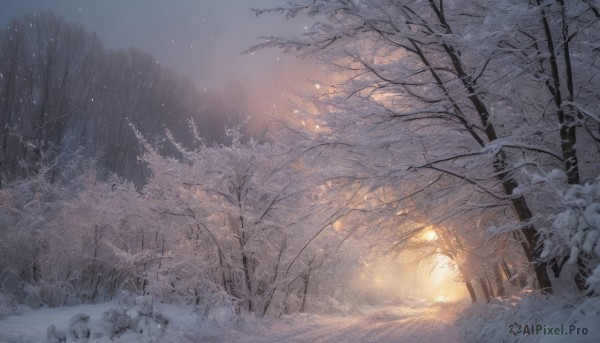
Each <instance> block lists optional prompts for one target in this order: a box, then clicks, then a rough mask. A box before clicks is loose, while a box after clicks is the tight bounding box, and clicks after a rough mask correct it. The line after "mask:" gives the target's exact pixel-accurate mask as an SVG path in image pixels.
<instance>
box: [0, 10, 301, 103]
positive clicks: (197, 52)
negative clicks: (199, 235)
mask: <svg viewBox="0 0 600 343" xmlns="http://www.w3.org/2000/svg"><path fill="white" fill-rule="evenodd" d="M280 2H281V1H280V0H15V1H8V0H0V25H2V26H6V25H7V24H8V23H9V22H10V19H11V18H12V17H15V16H23V15H26V14H32V13H35V12H37V13H39V12H41V11H45V10H48V9H50V10H52V11H53V12H54V13H55V14H57V15H60V16H62V17H64V18H66V19H67V20H69V21H73V22H77V23H79V24H81V25H83V26H84V27H85V28H86V29H89V30H94V31H96V33H97V34H98V36H99V37H100V38H101V40H102V41H103V43H104V45H105V46H106V47H109V48H126V47H129V46H134V47H137V48H140V49H142V50H145V51H148V52H150V53H152V54H153V55H154V56H155V57H156V58H157V59H158V60H159V61H160V63H161V64H163V65H165V66H169V67H172V68H174V69H176V70H178V71H179V72H180V73H182V74H185V75H187V76H188V77H190V78H191V79H192V80H193V81H194V82H195V83H196V86H197V87H198V89H199V90H203V89H205V88H206V89H210V90H215V91H220V90H222V89H223V87H224V86H225V85H226V84H227V82H229V80H230V79H233V80H234V81H235V82H239V81H241V80H243V81H245V82H246V85H248V84H252V86H251V87H255V88H258V89H261V90H262V91H261V92H260V93H262V94H261V96H264V93H265V92H268V93H270V92H272V90H281V89H282V86H284V85H282V83H285V84H290V83H294V82H297V81H299V80H295V78H298V77H300V76H299V75H305V73H299V72H297V70H298V69H305V68H306V63H307V62H305V61H304V62H301V61H298V60H296V59H295V58H293V57H289V56H283V55H282V54H281V53H280V52H278V51H266V52H260V53H257V54H255V55H248V54H246V55H240V53H241V52H242V51H244V50H246V49H247V48H249V47H250V46H251V45H252V44H255V43H257V42H258V41H259V40H258V37H260V36H262V35H299V34H301V33H302V31H303V30H304V26H305V25H308V23H309V22H308V19H294V20H292V21H287V20H285V19H284V18H283V17H282V16H279V15H264V16H260V17H258V18H257V17H255V16H254V14H253V13H252V12H251V11H250V9H251V8H261V7H269V6H271V5H275V4H278V3H280Z"/></svg>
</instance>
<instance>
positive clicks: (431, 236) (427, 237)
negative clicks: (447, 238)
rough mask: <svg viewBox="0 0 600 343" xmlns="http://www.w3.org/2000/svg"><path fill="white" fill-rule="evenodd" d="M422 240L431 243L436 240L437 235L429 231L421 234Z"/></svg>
mask: <svg viewBox="0 0 600 343" xmlns="http://www.w3.org/2000/svg"><path fill="white" fill-rule="evenodd" d="M423 238H424V239H425V240H427V241H430V242H432V241H435V240H436V239H438V235H437V233H435V231H433V230H429V231H427V232H425V233H424V234H423Z"/></svg>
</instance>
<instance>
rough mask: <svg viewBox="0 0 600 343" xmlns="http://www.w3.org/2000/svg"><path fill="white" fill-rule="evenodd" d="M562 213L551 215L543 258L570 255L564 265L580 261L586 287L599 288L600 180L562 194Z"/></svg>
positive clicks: (577, 186) (575, 186)
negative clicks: (583, 266)
mask: <svg viewBox="0 0 600 343" xmlns="http://www.w3.org/2000/svg"><path fill="white" fill-rule="evenodd" d="M562 201H563V204H564V208H565V210H564V211H562V212H560V213H558V214H556V215H553V216H551V219H552V220H553V223H552V229H551V230H550V235H549V237H548V239H547V240H546V241H545V245H544V253H543V256H544V257H557V256H558V257H559V256H561V255H562V254H564V253H565V252H567V253H568V255H569V260H568V262H567V263H570V264H574V263H576V262H577V259H578V258H580V259H582V260H583V262H584V263H585V265H586V266H587V268H589V271H590V272H591V274H590V276H589V277H588V279H587V283H588V285H589V286H590V287H591V288H592V289H596V290H598V289H599V288H598V287H599V286H600V265H599V262H600V178H597V179H596V180H595V181H594V182H589V183H586V184H583V185H574V186H572V187H571V188H569V189H568V190H566V191H565V192H564V194H562Z"/></svg>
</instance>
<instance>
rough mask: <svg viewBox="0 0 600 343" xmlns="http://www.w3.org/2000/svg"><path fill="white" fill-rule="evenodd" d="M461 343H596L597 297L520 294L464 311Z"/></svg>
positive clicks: (599, 338)
mask: <svg viewBox="0 0 600 343" xmlns="http://www.w3.org/2000/svg"><path fill="white" fill-rule="evenodd" d="M457 324H458V326H459V327H460V331H461V335H462V336H463V338H464V340H465V342H555V343H558V342H600V298H598V297H597V298H582V299H579V300H575V301H569V300H565V299H560V298H558V297H555V296H552V295H542V294H540V293H538V292H532V291H524V292H522V293H521V294H520V295H519V296H515V297H511V298H507V299H500V298H495V299H493V300H492V301H491V302H490V303H489V304H475V305H473V306H471V307H469V308H467V309H466V310H465V311H464V312H463V313H462V314H461V316H460V317H459V319H458V321H457Z"/></svg>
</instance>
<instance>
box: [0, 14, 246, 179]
mask: <svg viewBox="0 0 600 343" xmlns="http://www.w3.org/2000/svg"><path fill="white" fill-rule="evenodd" d="M231 112H232V111H231V110H228V109H227V108H226V106H224V105H223V101H221V99H220V98H219V97H218V96H215V95H209V94H207V93H200V92H198V91H197V90H196V89H195V87H194V85H193V84H192V82H191V81H190V80H189V79H187V78H185V77H182V76H179V75H177V74H176V73H175V72H174V71H173V70H171V69H167V68H164V67H162V66H161V65H160V64H158V62H157V61H156V59H155V58H154V57H152V56H151V55H150V54H148V53H146V52H143V51H140V50H138V49H134V48H129V49H127V50H109V49H106V48H104V47H103V46H102V43H101V42H100V40H99V39H98V37H97V36H96V35H95V34H94V33H93V32H88V31H86V30H84V29H83V28H82V27H81V26H79V25H75V24H72V23H69V22H67V21H65V20H64V19H62V18H60V17H57V16H56V15H54V14H52V13H51V12H46V13H43V14H37V15H31V16H26V17H24V18H22V19H13V20H12V22H11V23H10V25H9V26H8V27H6V28H5V29H4V30H3V31H1V32H0V144H1V147H0V178H1V180H0V181H2V182H6V181H8V180H11V179H15V178H20V177H25V176H28V175H31V174H34V173H37V172H39V170H38V168H39V166H40V163H41V162H48V161H50V162H52V163H54V162H56V163H58V168H54V169H53V170H58V171H60V170H61V168H64V165H63V166H61V164H65V163H66V160H67V157H68V156H70V155H72V153H74V152H75V151H77V150H79V151H81V152H82V153H83V154H84V155H85V156H88V157H96V156H100V157H99V159H98V163H97V165H98V167H100V170H102V171H104V172H105V173H107V172H114V173H117V174H119V175H122V176H125V177H127V178H129V179H131V180H133V181H134V182H136V183H137V184H138V185H139V184H141V183H143V182H144V180H145V179H146V178H147V175H145V174H146V173H147V172H146V171H145V170H146V169H145V168H144V167H143V166H142V165H141V164H140V163H138V160H137V157H138V155H139V154H140V147H139V142H138V141H137V139H136V137H135V135H134V133H133V130H132V129H131V128H130V124H133V125H134V126H135V127H136V128H137V129H138V130H140V131H141V132H142V134H143V135H144V136H145V137H147V138H148V140H149V141H150V142H151V143H152V144H153V145H154V146H155V147H156V148H157V150H158V151H160V152H161V153H162V154H165V155H169V154H173V156H176V154H177V153H176V150H175V149H173V148H172V147H171V145H170V143H169V142H166V141H165V132H166V130H167V129H168V130H169V131H170V132H171V133H172V134H173V136H175V137H176V139H177V140H178V141H180V142H181V143H182V144H183V145H184V146H191V145H192V144H194V141H195V140H194V137H193V135H194V134H193V133H192V130H190V128H189V120H190V119H193V120H194V122H195V123H196V125H197V127H198V132H197V134H198V135H199V136H200V137H202V138H203V139H204V140H205V141H206V143H207V144H208V145H212V144H227V143H228V139H229V138H228V137H227V135H226V134H225V128H226V127H227V126H230V124H231V123H230V122H231V121H232V116H230V115H228V113H231ZM233 112H234V111H233ZM238 119H239V118H238ZM55 177H58V176H55V175H53V176H52V178H55ZM0 187H1V186H0Z"/></svg>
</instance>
